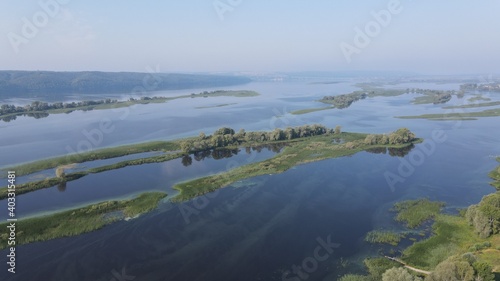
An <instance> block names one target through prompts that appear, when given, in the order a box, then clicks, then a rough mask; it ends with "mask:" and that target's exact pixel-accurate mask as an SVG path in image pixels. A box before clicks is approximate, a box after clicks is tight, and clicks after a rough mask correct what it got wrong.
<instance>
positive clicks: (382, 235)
mask: <svg viewBox="0 0 500 281" xmlns="http://www.w3.org/2000/svg"><path fill="white" fill-rule="evenodd" d="M404 237H405V235H404V234H403V233H397V232H392V231H384V230H373V231H370V232H368V233H367V234H366V237H365V241H366V242H369V243H384V244H390V245H393V246H397V245H398V244H399V242H401V239H403V238H404Z"/></svg>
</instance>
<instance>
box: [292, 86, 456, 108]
mask: <svg viewBox="0 0 500 281" xmlns="http://www.w3.org/2000/svg"><path fill="white" fill-rule="evenodd" d="M357 86H358V87H361V90H358V91H353V92H351V93H349V94H342V95H336V96H324V97H323V98H322V99H320V100H318V101H319V102H322V103H326V104H329V105H330V106H328V107H318V108H307V109H300V110H295V111H292V112H291V113H292V114H296V115H300V114H307V113H311V112H316V111H321V110H328V109H334V108H337V109H344V108H348V107H350V106H351V105H352V104H353V103H355V102H357V101H360V100H363V99H366V98H373V97H395V96H401V95H404V94H418V95H420V96H419V97H416V98H414V99H413V101H412V103H413V104H444V103H447V102H448V101H450V100H451V98H452V96H453V95H457V96H459V95H463V94H464V91H463V90H460V91H454V90H450V91H441V90H429V89H416V88H414V89H410V88H407V89H384V88H380V87H376V86H374V85H370V84H362V83H360V84H357Z"/></svg>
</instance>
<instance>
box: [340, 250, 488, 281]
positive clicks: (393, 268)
mask: <svg viewBox="0 0 500 281" xmlns="http://www.w3.org/2000/svg"><path fill="white" fill-rule="evenodd" d="M382 259H383V258H375V259H368V260H365V265H366V266H367V268H368V272H369V273H370V275H368V276H366V275H356V274H347V275H344V276H343V277H342V278H340V281H375V280H382V281H422V280H425V281H493V280H495V275H494V274H493V273H492V267H491V266H490V265H489V264H487V263H486V262H480V261H477V258H476V256H474V254H472V253H466V254H463V255H461V256H452V257H450V258H448V259H447V260H445V261H443V262H441V263H439V264H438V265H437V266H436V268H435V269H434V270H433V271H432V272H431V273H430V274H429V275H427V276H426V277H425V279H423V278H421V277H418V276H416V275H415V273H414V272H412V273H413V274H412V273H410V271H409V270H408V269H406V268H404V267H401V266H400V265H394V264H390V263H388V262H385V261H383V260H382Z"/></svg>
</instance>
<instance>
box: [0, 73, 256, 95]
mask: <svg viewBox="0 0 500 281" xmlns="http://www.w3.org/2000/svg"><path fill="white" fill-rule="evenodd" d="M144 81H146V82H144ZM250 81H251V80H250V79H249V78H247V77H241V76H228V75H227V76H224V75H204V74H176V73H153V74H149V73H139V72H99V71H83V72H54V71H0V97H3V98H7V97H33V96H59V95H61V94H69V93H78V94H99V93H131V92H133V90H134V88H136V87H141V86H142V87H143V88H141V90H144V89H146V90H147V91H159V90H179V89H190V88H205V87H207V88H208V87H222V86H232V85H239V84H244V83H248V82H250Z"/></svg>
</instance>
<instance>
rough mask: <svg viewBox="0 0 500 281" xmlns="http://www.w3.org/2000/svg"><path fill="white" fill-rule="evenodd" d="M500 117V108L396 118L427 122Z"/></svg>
mask: <svg viewBox="0 0 500 281" xmlns="http://www.w3.org/2000/svg"><path fill="white" fill-rule="evenodd" d="M497 116H500V108H495V109H488V110H483V111H478V112H456V113H455V112H454V113H436V114H422V115H414V116H396V118H400V119H427V120H434V121H438V120H441V121H442V120H476V119H477V117H497Z"/></svg>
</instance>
